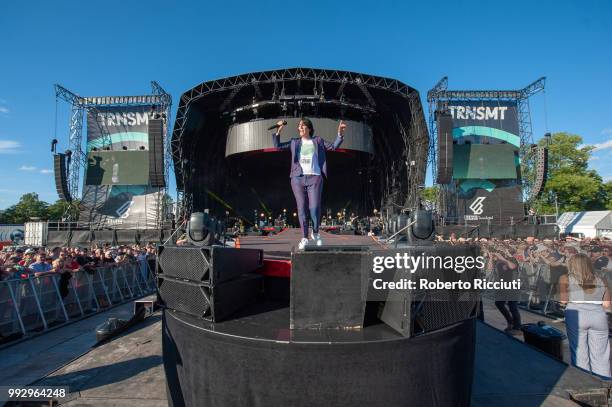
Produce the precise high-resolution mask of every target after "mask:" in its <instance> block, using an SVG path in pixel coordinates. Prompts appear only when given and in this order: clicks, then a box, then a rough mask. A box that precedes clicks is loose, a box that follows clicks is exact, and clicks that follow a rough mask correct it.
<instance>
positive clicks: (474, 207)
mask: <svg viewBox="0 0 612 407" xmlns="http://www.w3.org/2000/svg"><path fill="white" fill-rule="evenodd" d="M485 199H487V197H486V196H479V197H478V198H476V199H475V200H474V202H472V204H471V205H470V210H471V211H472V213H473V214H474V215H482V212H483V208H484V205H483V201H484V200H485Z"/></svg>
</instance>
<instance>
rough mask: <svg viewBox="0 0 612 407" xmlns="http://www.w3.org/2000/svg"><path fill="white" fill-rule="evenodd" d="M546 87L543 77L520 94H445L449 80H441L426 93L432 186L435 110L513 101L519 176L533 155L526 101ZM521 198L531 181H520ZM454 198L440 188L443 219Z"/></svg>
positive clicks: (446, 187) (448, 188)
mask: <svg viewBox="0 0 612 407" xmlns="http://www.w3.org/2000/svg"><path fill="white" fill-rule="evenodd" d="M545 84H546V77H541V78H539V79H537V80H536V81H534V82H532V83H530V84H529V85H527V86H525V87H524V88H522V89H519V90H448V77H446V76H445V77H443V78H442V79H440V80H439V81H438V83H436V85H434V87H433V88H431V89H430V90H429V91H428V92H427V102H428V103H429V154H428V163H429V165H430V168H431V175H432V178H433V182H434V183H435V182H436V177H437V169H438V168H437V149H438V145H437V139H438V129H437V125H436V118H435V116H436V115H435V112H436V111H437V110H441V111H446V110H448V108H447V107H448V103H449V102H451V101H462V100H463V101H476V102H498V101H512V102H516V104H517V112H518V122H519V123H518V124H519V137H520V149H519V157H520V161H521V174H525V173H526V171H525V169H526V168H529V167H530V166H533V165H534V159H533V155H532V154H530V150H531V146H532V145H533V130H532V126H531V112H530V108H529V97H531V96H532V95H535V94H536V93H538V92H540V91H543V90H544V86H545ZM521 186H522V188H523V196H529V191H530V190H531V180H529V179H527V178H525V177H521ZM452 194H453V191H452V185H450V184H449V185H441V188H440V194H439V205H438V211H439V212H440V213H441V214H443V215H445V214H447V213H449V212H450V213H452V212H454V211H453V209H454V208H453V205H454V204H455V201H454V199H450V198H451V195H452Z"/></svg>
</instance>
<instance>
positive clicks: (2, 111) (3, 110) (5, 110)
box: [0, 106, 9, 114]
mask: <svg viewBox="0 0 612 407" xmlns="http://www.w3.org/2000/svg"><path fill="white" fill-rule="evenodd" d="M8 112H9V110H8V108H6V107H4V106H0V113H2V114H8Z"/></svg>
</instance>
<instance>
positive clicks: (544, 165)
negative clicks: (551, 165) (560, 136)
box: [531, 146, 548, 199]
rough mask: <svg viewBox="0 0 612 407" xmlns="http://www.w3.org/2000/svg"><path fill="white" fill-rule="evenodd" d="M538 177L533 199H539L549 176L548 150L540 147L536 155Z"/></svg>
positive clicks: (533, 189)
mask: <svg viewBox="0 0 612 407" xmlns="http://www.w3.org/2000/svg"><path fill="white" fill-rule="evenodd" d="M536 161H537V162H536V176H535V180H534V182H533V188H532V189H531V199H535V198H537V197H538V196H539V195H540V194H541V193H542V191H543V190H544V186H545V185H546V179H547V175H548V148H546V147H542V146H540V147H538V149H537V155H536Z"/></svg>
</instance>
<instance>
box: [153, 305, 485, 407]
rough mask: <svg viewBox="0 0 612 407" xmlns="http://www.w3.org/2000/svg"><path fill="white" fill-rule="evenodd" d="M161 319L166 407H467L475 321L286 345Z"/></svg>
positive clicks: (171, 318) (173, 317) (172, 318)
mask: <svg viewBox="0 0 612 407" xmlns="http://www.w3.org/2000/svg"><path fill="white" fill-rule="evenodd" d="M179 317H180V315H179V316H177V315H176V314H172V313H170V312H167V311H166V312H165V313H164V316H163V338H162V340H163V353H164V369H165V373H166V379H167V383H168V387H167V391H168V400H169V405H170V406H177V407H178V406H183V405H184V406H207V407H234V406H236V407H242V406H250V407H270V406H293V407H301V406H305V407H306V406H308V407H311V406H334V407H343V406H347V407H349V406H350V407H356V406H368V407H378V406H380V407H392V406H469V404H470V396H471V386H472V377H473V370H474V348H475V345H474V344H475V322H474V320H469V321H465V322H462V323H459V324H457V325H454V326H452V327H449V328H446V329H443V330H439V331H436V332H433V333H430V334H427V335H422V336H419V337H414V338H398V339H397V340H390V341H380V342H379V341H373V342H353V343H335V342H333V340H332V341H331V343H326V342H319V343H288V342H277V341H267V340H258V339H255V338H252V339H248V338H239V337H234V336H228V335H223V334H221V333H215V332H211V331H208V330H204V329H201V328H198V327H196V326H194V325H193V324H190V323H187V322H183V321H181V319H179Z"/></svg>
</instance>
